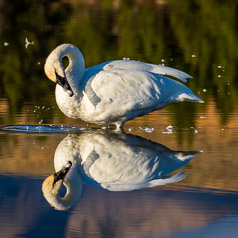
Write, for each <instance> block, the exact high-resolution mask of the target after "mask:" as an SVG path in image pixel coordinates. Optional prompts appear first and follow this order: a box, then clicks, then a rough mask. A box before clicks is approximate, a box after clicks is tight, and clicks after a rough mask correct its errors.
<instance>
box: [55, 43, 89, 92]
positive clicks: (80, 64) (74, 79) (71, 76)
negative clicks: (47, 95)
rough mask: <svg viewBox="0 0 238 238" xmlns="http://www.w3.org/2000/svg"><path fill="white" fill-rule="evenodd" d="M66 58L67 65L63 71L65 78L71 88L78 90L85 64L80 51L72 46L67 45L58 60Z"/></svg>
mask: <svg viewBox="0 0 238 238" xmlns="http://www.w3.org/2000/svg"><path fill="white" fill-rule="evenodd" d="M63 57H68V59H69V65H68V67H67V68H66V69H65V73H66V78H67V80H68V81H69V83H70V85H71V86H72V87H75V88H78V87H79V85H80V82H81V81H82V78H83V75H84V69H85V62H84V58H83V55H82V53H81V52H80V50H79V49H78V48H77V47H75V46H73V45H67V46H66V47H65V48H64V49H63V51H61V54H60V60H61V61H62V59H63Z"/></svg>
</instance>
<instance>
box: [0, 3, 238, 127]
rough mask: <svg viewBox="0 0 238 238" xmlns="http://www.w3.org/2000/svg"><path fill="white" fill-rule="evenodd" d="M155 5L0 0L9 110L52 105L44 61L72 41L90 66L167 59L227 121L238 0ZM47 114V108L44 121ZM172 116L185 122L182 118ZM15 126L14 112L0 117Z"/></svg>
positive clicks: (2, 78)
mask: <svg viewBox="0 0 238 238" xmlns="http://www.w3.org/2000/svg"><path fill="white" fill-rule="evenodd" d="M157 2H161V3H160V4H159V3H156V1H152V0H151V1H144V2H141V1H129V0H126V1H105V0H104V1H103V0H102V1H95V2H93V1H90V2H88V1H73V2H72V3H70V2H69V3H60V2H58V1H53V2H52V1H50V2H49V1H27V0H25V1H20V2H19V1H14V2H12V3H11V4H9V3H8V2H7V1H2V2H1V6H0V7H1V15H0V21H1V24H0V35H1V42H0V55H1V58H0V84H1V87H0V100H7V101H8V111H9V114H10V115H14V114H16V113H19V112H20V111H21V109H22V106H23V105H27V104H30V105H38V104H39V102H41V103H42V104H43V105H44V104H45V105H47V106H49V107H52V105H55V101H54V93H53V91H54V85H53V84H52V83H51V82H50V81H48V80H47V79H46V77H45V76H44V73H43V65H44V60H45V58H46V57H47V55H48V54H49V52H51V50H52V49H54V48H55V47H56V46H57V45H59V44H61V43H64V42H70V43H73V44H75V45H77V46H78V47H79V48H80V49H81V51H82V52H83V54H84V56H85V60H86V65H87V67H89V66H92V65H94V64H97V63H100V62H103V61H107V60H110V59H121V58H123V57H130V58H132V59H136V60H141V61H146V62H151V63H161V60H162V59H164V61H165V64H166V65H168V66H171V67H176V68H179V69H181V70H184V71H186V72H188V73H190V74H191V75H193V76H194V79H192V80H190V82H189V83H188V86H189V87H190V88H191V89H192V90H193V91H194V92H195V93H197V92H201V94H200V95H199V96H200V97H202V98H203V99H204V100H208V96H207V95H208V93H203V91H202V90H203V89H206V90H207V92H209V95H211V97H213V98H214V99H215V101H216V106H217V108H218V109H219V110H220V112H221V123H222V124H225V123H226V122H227V121H228V119H229V118H228V117H229V115H230V114H232V112H233V110H234V109H235V103H236V98H237V91H238V84H237V64H238V62H237V59H238V57H237V56H238V50H237V35H238V32H237V31H238V30H237V29H238V27H237V22H238V19H237V18H238V14H237V9H238V2H237V1H232V0H228V1H225V2H221V1H215V0H209V1H206V0H202V1H185V0H184V1H176V0H168V1H166V0H165V1H157ZM26 37H27V38H28V39H29V41H34V45H33V46H32V45H29V46H28V47H27V48H26V47H25V38H26ZM6 43H8V44H9V45H7V46H6ZM205 107H206V106H205ZM187 108H188V107H186V106H182V105H181V106H177V105H176V108H174V107H172V110H175V112H176V111H177V112H179V113H180V114H181V112H186V110H188V109H187ZM189 108H190V109H191V108H192V109H191V110H193V111H194V113H193V114H192V115H193V117H195V115H196V112H198V111H199V110H201V106H199V105H195V104H193V105H191V106H189ZM181 115H182V114H181ZM62 116H63V115H62ZM171 116H172V117H177V115H176V113H173V114H171ZM52 117H53V116H52V115H51V113H50V111H49V112H47V120H48V122H50V121H51V119H52ZM176 120H177V123H178V125H180V124H183V125H186V121H184V120H186V119H185V118H183V117H178V118H176ZM187 120H190V121H193V120H194V118H191V117H189V118H187ZM13 123H14V117H8V118H7V119H6V118H5V119H3V118H0V124H13Z"/></svg>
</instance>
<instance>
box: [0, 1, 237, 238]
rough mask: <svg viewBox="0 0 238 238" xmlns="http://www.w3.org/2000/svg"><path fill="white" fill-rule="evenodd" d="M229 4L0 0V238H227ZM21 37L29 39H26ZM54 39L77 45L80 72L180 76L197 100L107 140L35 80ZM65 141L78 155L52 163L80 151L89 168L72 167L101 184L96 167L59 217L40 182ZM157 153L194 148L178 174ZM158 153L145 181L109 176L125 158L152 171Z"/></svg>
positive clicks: (230, 183) (233, 161)
mask: <svg viewBox="0 0 238 238" xmlns="http://www.w3.org/2000/svg"><path fill="white" fill-rule="evenodd" d="M237 7H238V6H237V3H236V2H234V1H225V2H224V3H221V2H219V3H217V2H216V1H214V0H209V1H199V2H198V1H196V2H195V1H174V0H169V1H166V0H165V1H129V0H126V1H71V2H68V3H66V2H65V1H62V2H50V3H49V2H45V3H38V2H27V1H21V4H19V3H17V2H16V3H14V4H11V5H9V4H8V2H7V1H3V2H2V3H1V5H0V8H1V11H0V20H1V22H2V24H1V27H0V34H1V41H0V54H1V58H0V85H1V86H0V229H1V236H2V237H176V238H177V237H179V238H180V237H209V238H210V237H236V234H237V231H238V228H237V227H238V226H237V225H238V219H237V217H238V206H237V204H238V189H237V188H238V175H237V171H238V160H237V154H238V147H237V143H238V133H237V129H238V123H237V121H238V108H237V104H236V102H237V93H238V86H237V85H238V83H237V68H238V67H237V64H238V57H237V30H236V22H237V20H238V19H237V18H238V15H237ZM26 38H27V41H28V42H34V43H33V44H26ZM64 42H70V43H73V44H75V45H77V46H78V47H79V48H80V49H81V51H82V53H83V54H84V57H85V61H86V66H87V67H89V66H92V65H95V64H98V63H101V62H104V61H107V60H111V59H122V58H130V59H135V60H141V61H146V62H150V63H155V64H159V63H161V64H165V65H167V66H171V67H175V68H178V69H181V70H183V71H185V72H187V73H189V74H191V75H192V76H193V77H194V78H193V79H190V80H189V81H188V83H187V85H188V87H189V88H191V89H192V91H193V92H194V93H195V94H196V95H198V96H199V97H200V98H202V99H203V100H204V101H205V103H204V104H193V103H181V104H176V105H171V106H169V107H167V108H165V109H163V110H161V111H159V112H153V113H151V114H149V115H146V116H144V117H140V118H136V119H134V120H132V121H129V122H127V123H126V124H125V133H126V134H118V135H113V136H112V135H108V134H106V135H105V133H106V132H103V131H105V130H102V131H101V130H98V129H95V128H96V127H95V126H94V125H89V124H88V123H86V122H83V121H80V120H73V119H69V118H66V116H64V115H63V114H62V113H61V112H60V110H59V109H58V107H57V105H56V103H55V96H54V87H55V85H54V84H53V83H52V82H50V81H49V80H48V79H47V78H46V76H45V75H44V71H43V65H44V61H45V58H46V57H47V55H48V54H49V53H50V52H51V51H52V49H54V48H55V47H56V46H57V45H59V44H61V43H64ZM88 127H91V128H92V129H89V130H88V129H86V128H88ZM110 133H113V132H112V131H110V132H109V134H110ZM136 136H138V137H136ZM65 138H77V139H73V140H71V142H70V143H71V144H73V145H75V147H74V148H76V149H75V150H76V151H79V152H78V154H77V156H74V157H72V156H71V157H70V156H69V155H70V151H74V150H68V152H67V150H66V152H67V153H68V154H67V156H66V155H65V154H64V156H61V157H59V158H62V160H64V159H65V160H69V158H71V159H72V158H78V155H79V154H80V153H81V154H83V155H84V157H85V158H88V157H89V158H90V160H88V161H91V164H89V165H88V167H87V166H86V167H80V169H81V172H82V171H87V168H90V165H91V166H93V165H94V166H96V165H97V166H98V167H92V169H94V170H95V168H98V169H99V168H100V169H101V170H96V171H100V173H101V175H104V177H100V176H99V174H100V173H99V172H98V174H97V176H98V177H97V179H98V178H100V179H101V180H100V181H101V182H100V183H99V181H98V180H96V177H94V180H92V179H89V178H87V176H86V177H85V176H84V178H83V181H82V183H81V185H82V193H81V195H80V197H79V199H78V201H77V202H76V203H75V204H73V205H72V206H71V207H70V208H68V210H67V211H60V210H56V209H55V207H54V206H51V205H50V204H49V202H47V200H46V199H45V197H44V195H43V192H42V183H43V181H44V180H45V179H46V178H47V177H48V176H49V175H51V174H53V173H54V172H55V169H54V160H56V159H55V154H56V153H58V152H57V151H59V149H57V148H60V144H61V145H62V143H63V141H65ZM80 138H81V139H80ZM89 138H90V139H89ZM95 138H98V140H96V139H95ZM75 141H79V142H80V143H78V142H77V143H76V142H75ZM135 141H136V142H135ZM133 143H134V144H133ZM82 145H83V146H82ZM80 146H81V147H80ZM103 146H104V147H103ZM79 148H80V149H79ZM93 148H94V150H93ZM155 148H160V149H161V148H167V149H166V151H167V152H168V151H182V152H186V151H190V152H191V151H203V152H202V153H200V154H199V155H197V156H195V157H194V158H193V159H191V160H190V161H188V162H187V163H184V164H180V165H179V166H177V165H178V164H176V166H177V167H176V166H175V165H174V164H172V165H173V166H172V165H171V164H170V165H169V166H168V165H167V164H166V163H164V162H163V160H162V159H161V158H162V157H163V156H162V155H161V154H159V152H158V151H157V152H155ZM99 149H100V153H99V152H98V151H99ZM87 151H89V152H92V151H94V153H87ZM66 152H65V153H66ZM96 152H97V153H96ZM139 152H140V153H139ZM182 152H181V153H182ZM165 154H166V153H165ZM89 155H90V156H89ZM138 155H140V156H141V157H138ZM148 155H149V156H148ZM167 155H168V154H167ZM110 156H111V157H110ZM117 156H118V157H117ZM156 156H157V157H158V158H159V159H161V163H160V165H161V166H162V165H163V166H164V167H163V170H159V169H158V168H157V170H156V171H157V174H155V173H153V171H155V169H154V170H153V169H152V170H151V171H152V172H150V173H148V174H149V175H148V176H147V178H149V179H148V180H147V183H145V182H144V183H132V181H134V182H135V181H136V179H137V181H138V179H141V178H142V177H141V174H140V173H132V172H133V170H131V172H130V173H126V172H124V174H121V175H120V176H118V177H116V175H118V173H120V172H121V171H122V170H123V169H122V168H121V167H120V166H121V165H123V163H127V164H126V165H124V167H126V168H130V163H132V162H133V161H134V162H135V161H137V163H138V161H139V162H141V161H143V159H145V158H146V159H147V160H145V161H149V162H148V164H147V167H146V168H148V169H151V168H156V160H155V159H154V160H152V158H156ZM109 157H110V158H115V160H109V162H114V163H111V167H110V168H111V169H109V170H108V171H107V170H105V169H106V168H107V166H105V165H104V164H103V161H104V160H103V159H105V158H109ZM123 158H125V159H123ZM135 158H137V159H138V160H134V159H135ZM142 158H143V159H142ZM120 160H122V161H121V162H120V163H119V164H117V165H116V166H115V167H113V166H112V164H116V162H118V161H120ZM165 161H167V160H165ZM86 162H87V160H86ZM75 163H76V162H75ZM135 164H136V163H135ZM85 165H87V163H85ZM153 166H154V167H153ZM134 167H136V166H134ZM134 167H133V166H132V168H134ZM142 167H143V166H142V165H141V166H139V168H142ZM172 167H173V169H172ZM169 169H170V170H169ZM138 171H139V170H138ZM147 171H148V170H147ZM158 171H159V172H158ZM166 171H167V172H169V173H165V172H166ZM108 173H109V175H110V173H111V175H115V177H116V178H114V180H115V181H119V180H118V179H121V180H120V183H117V184H116V185H117V186H114V187H113V186H112V183H111V181H107V182H108V183H107V184H106V185H107V187H106V185H105V181H104V180H106V179H108V178H109V175H108ZM105 174H107V176H105ZM176 174H178V176H181V177H180V178H181V180H180V181H177V182H175V180H176V179H174V180H173V181H172V182H170V183H167V184H165V185H162V182H161V181H164V180H163V179H165V181H171V180H166V179H169V178H170V177H171V176H172V178H177V177H176ZM129 175H130V176H131V177H130V179H128V177H127V176H129ZM133 175H134V177H133ZM158 175H161V176H162V177H156V176H158ZM164 176H165V177H164ZM173 176H175V177H173ZM132 177H133V178H132ZM103 179H104V180H103ZM150 179H160V180H159V182H160V184H156V186H149V185H148V184H151V183H149V182H148V181H151V180H150ZM102 180H103V181H104V183H102ZM109 182H110V183H109ZM128 184H129V185H130V186H129V185H128ZM138 184H139V185H140V186H139V185H138ZM81 185H80V186H81ZM109 185H110V186H109ZM158 185H160V186H158ZM103 186H104V188H102V187H103ZM108 186H109V187H108ZM136 186H137V187H136ZM112 188H113V189H114V190H115V189H118V190H120V191H117V192H115V191H110V189H111V190H112ZM132 188H133V189H136V190H132ZM128 190H132V191H128ZM63 192H64V191H62V192H61V193H62V194H63Z"/></svg>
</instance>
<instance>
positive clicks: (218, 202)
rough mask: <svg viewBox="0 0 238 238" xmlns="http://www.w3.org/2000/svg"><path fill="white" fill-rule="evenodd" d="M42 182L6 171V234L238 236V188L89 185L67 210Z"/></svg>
mask: <svg viewBox="0 0 238 238" xmlns="http://www.w3.org/2000/svg"><path fill="white" fill-rule="evenodd" d="M41 184H42V179H31V178H26V177H9V176H0V226H1V227H0V228H1V235H2V236H3V237H66V236H67V237H82V236H83V235H84V236H87V237H95V236H96V237H128V236H130V235H132V236H133V237H236V234H237V230H238V227H237V215H238V204H237V201H238V193H237V192H234V193H233V192H225V191H218V190H216V191H215V190H202V189H196V188H189V187H187V188H181V189H180V190H171V189H166V190H164V189H146V190H137V191H132V192H110V191H106V190H102V189H99V188H96V187H91V186H88V185H85V189H84V193H83V196H82V198H81V200H80V203H78V204H77V206H76V207H74V209H71V210H70V211H65V212H62V211H57V210H55V209H54V208H52V207H50V206H49V205H48V203H47V202H46V201H45V199H44V198H43V195H42V192H41ZM109 221H111V222H109ZM180 232H181V235H180V234H179V233H180ZM185 232H186V233H185ZM176 234H177V236H176ZM223 235H225V236H223Z"/></svg>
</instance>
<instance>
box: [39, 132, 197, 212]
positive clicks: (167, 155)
mask: <svg viewBox="0 0 238 238" xmlns="http://www.w3.org/2000/svg"><path fill="white" fill-rule="evenodd" d="M200 153H201V152H199V151H188V152H182V151H172V150H170V149H168V148H167V147H165V146H163V145H161V144H158V143H155V142H152V141H148V140H146V139H144V138H141V137H137V136H134V135H126V134H115V133H111V132H108V131H89V132H82V133H81V134H79V135H78V134H77V135H76V134H75V135H68V136H67V137H66V138H64V139H63V140H62V141H61V142H60V144H59V145H58V147H57V149H56V151H55V156H54V166H55V171H57V172H56V173H55V174H54V175H51V176H49V177H48V178H47V179H46V180H45V182H44V183H43V187H42V188H43V193H44V196H45V197H46V199H47V201H48V202H49V203H50V204H51V205H53V206H54V207H55V208H57V209H60V210H61V209H62V208H64V207H65V209H68V208H69V207H70V204H71V206H72V205H74V204H75V202H76V201H77V200H78V199H79V198H80V195H81V191H82V182H85V183H87V184H90V185H93V186H97V187H100V188H104V189H106V190H110V191H130V190H135V189H141V188H147V187H154V186H161V185H165V184H170V183H175V182H178V181H180V180H182V179H184V178H186V175H185V174H184V173H182V172H180V173H177V174H174V175H168V174H170V173H172V172H174V171H176V170H178V169H179V168H181V167H183V166H184V165H186V164H187V163H188V162H189V161H190V160H191V159H192V158H194V157H195V156H196V155H198V154H200ZM71 165H72V166H71ZM67 173H68V174H69V175H67ZM59 181H61V182H59ZM62 181H64V183H66V188H67V193H66V196H65V197H63V198H62V197H60V196H59V191H60V187H61V185H62ZM74 190H77V191H74Z"/></svg>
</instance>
